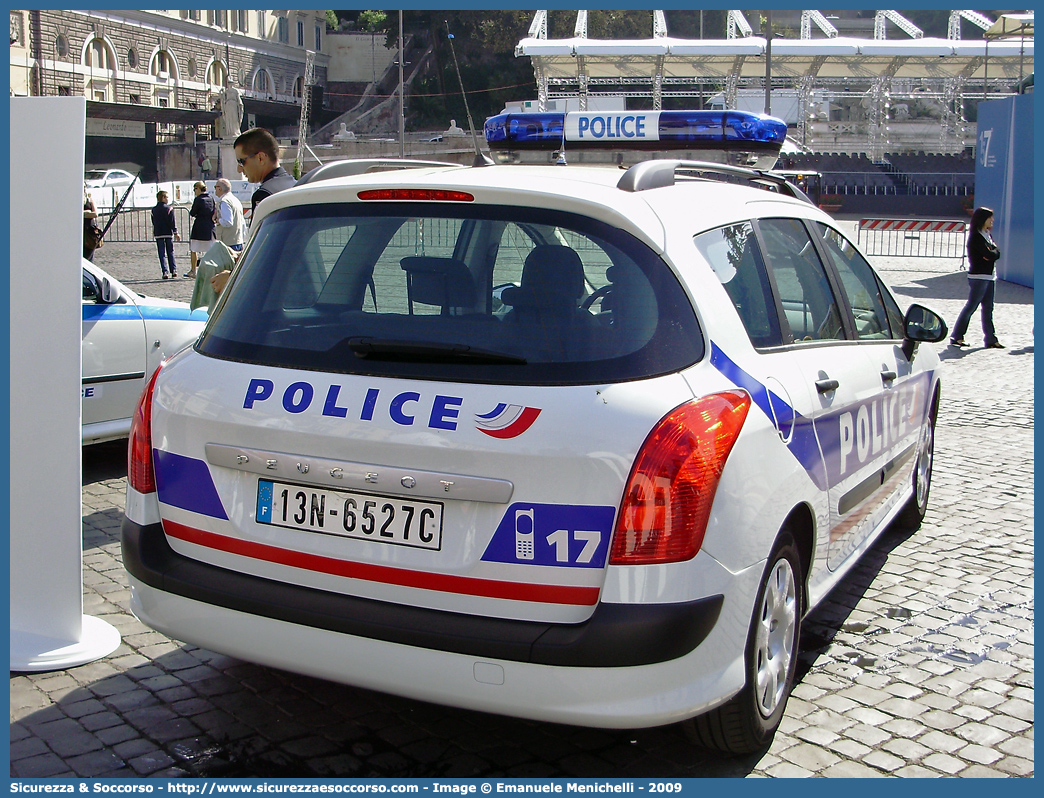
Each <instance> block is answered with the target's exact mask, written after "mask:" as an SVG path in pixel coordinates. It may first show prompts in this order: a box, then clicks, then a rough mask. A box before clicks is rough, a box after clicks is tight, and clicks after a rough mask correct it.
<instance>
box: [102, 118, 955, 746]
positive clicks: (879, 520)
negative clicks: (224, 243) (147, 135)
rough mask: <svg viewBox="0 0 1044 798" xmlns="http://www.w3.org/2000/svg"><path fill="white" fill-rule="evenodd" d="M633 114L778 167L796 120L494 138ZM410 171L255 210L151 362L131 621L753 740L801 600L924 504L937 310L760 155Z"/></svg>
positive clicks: (506, 700) (340, 169) (322, 179)
mask: <svg viewBox="0 0 1044 798" xmlns="http://www.w3.org/2000/svg"><path fill="white" fill-rule="evenodd" d="M628 116H629V117H631V118H630V119H625V118H623V117H628ZM636 117H640V120H639V119H638V118H636ZM585 120H586V121H585ZM639 131H643V135H644V138H639V136H638V134H639ZM610 133H611V134H613V136H614V137H616V138H628V139H629V141H628V142H627V144H628V145H630V146H631V147H632V149H639V150H640V149H643V148H644V149H656V150H667V149H669V148H671V147H682V148H683V149H685V150H697V149H699V148H700V147H701V146H703V144H704V142H707V141H711V143H712V144H713V146H715V147H717V148H722V147H726V148H728V147H730V146H738V147H740V148H741V149H743V150H744V151H745V152H753V153H754V155H755V156H758V155H759V154H760V155H761V156H764V155H765V154H766V151H768V153H769V154H771V152H774V151H775V150H778V146H779V143H780V142H781V141H782V138H783V135H784V133H785V126H784V125H783V123H782V122H779V121H778V120H772V119H770V118H767V117H761V116H754V115H749V114H747V115H744V114H737V113H735V112H727V113H726V114H724V115H722V114H720V113H718V114H716V115H714V114H710V113H708V112H694V113H683V112H662V113H658V114H657V113H628V114H622V115H615V114H613V115H587V116H586V117H585V116H583V115H578V116H572V115H570V116H569V117H566V118H564V119H563V117H562V115H554V114H548V115H535V116H525V115H508V116H502V117H495V118H493V119H491V120H489V121H488V122H487V124H486V135H487V139H488V140H489V141H490V144H491V146H492V147H493V148H494V150H495V152H496V153H497V155H498V158H499V159H500V160H505V161H512V160H518V161H526V160H543V161H545V162H548V161H553V160H554V159H556V158H557V159H559V160H561V149H562V145H563V143H564V145H565V149H566V160H569V159H570V158H573V159H574V160H578V161H583V160H585V159H586V160H594V159H597V157H598V152H599V150H597V149H595V150H583V149H581V143H582V142H583V141H584V139H583V136H584V135H595V134H597V135H596V138H597V139H598V141H600V142H605V141H608V138H609V134H610ZM672 140H673V141H672ZM549 146H550V147H551V148H552V149H554V150H558V153H557V155H551V154H550V153H549V152H548V150H547V147H549ZM598 146H601V145H598V144H596V148H597V147H598ZM541 148H543V149H541ZM592 153H594V154H592ZM602 157H603V160H604V159H608V160H609V161H611V162H612V161H614V160H615V159H616V158H617V153H615V152H613V151H611V150H605V151H602ZM723 157H725V160H728V159H729V158H731V157H733V156H723ZM624 165H626V164H624ZM391 166H392V164H388V163H381V164H373V163H365V162H364V163H351V162H349V163H346V164H344V163H342V164H336V165H330V166H328V167H323V169H322V170H321V171H319V172H317V173H314V174H312V175H310V176H309V177H308V178H307V179H306V180H304V181H303V183H304V185H299V186H298V187H296V188H293V189H290V190H287V191H285V192H282V193H280V194H276V195H274V196H273V197H270V198H269V199H266V200H265V201H264V203H263V204H262V205H261V206H260V207H259V209H258V220H257V221H256V222H255V226H254V233H253V237H252V240H251V241H250V243H249V245H248V247H247V249H246V251H245V253H244V255H243V256H242V258H241V260H240V262H239V265H238V267H237V270H236V272H235V274H234V275H233V277H232V281H231V283H230V285H229V287H228V288H227V289H226V291H225V293H224V296H223V297H222V302H221V304H220V305H219V306H218V307H217V308H216V309H215V311H214V314H213V317H212V318H211V320H210V322H209V324H208V326H207V329H206V331H205V332H204V334H203V336H202V337H201V339H200V341H199V342H198V343H197V344H196V346H194V347H193V348H191V349H189V350H186V351H183V352H182V353H180V354H179V355H176V356H175V357H173V358H171V359H170V360H169V361H168V362H167V363H166V364H165V365H164V366H163V368H162V369H161V370H160V371H159V372H158V373H157V374H156V376H155V377H154V378H153V380H152V381H151V383H150V384H149V386H148V388H147V390H146V391H145V393H144V395H143V398H142V402H141V405H140V408H139V411H138V414H137V416H136V418H135V425H134V428H133V430H132V433H131V444H130V447H131V456H130V459H131V469H130V480H129V489H128V494H127V511H126V512H127V517H126V520H125V522H124V527H123V551H124V562H125V565H126V567H127V570H128V571H129V573H130V577H131V585H132V591H133V592H132V608H133V610H134V613H135V614H136V615H137V616H138V617H139V618H140V619H141V620H143V621H144V622H145V623H147V624H149V625H150V626H152V627H153V628H155V629H158V630H160V631H162V632H164V633H166V634H168V635H170V636H172V637H175V638H178V639H180V640H185V641H189V642H192V643H195V644H197V645H200V646H204V647H207V648H210V649H214V650H217V651H221V652H225V653H228V654H230V655H233V656H238V657H242V658H245V659H248V660H252V661H255V662H260V663H265V664H268V665H272V666H275V667H279V668H285V669H288V670H292V671H298V672H302V673H306V674H311V675H314V676H318V677H322V678H326V679H332V680H336V681H341V682H346V683H350V684H354V685H359V686H363V687H367V688H371V689H376V690H383V691H388V692H392V693H397V694H400V695H404V696H410V697H414V698H417V699H422V700H426V701H435V702H442V703H446V704H451V705H455V706H460V707H469V708H472V709H477V710H484V711H489V712H499V713H506V714H511V715H517V716H522V717H527V718H535V719H540V720H547V721H556V722H563V723H573V724H581V725H590V726H601V727H616V728H631V727H639V726H652V725H659V724H666V723H671V722H675V721H683V720H687V719H690V718H695V720H694V721H692V722H690V723H689V724H688V727H689V729H690V730H691V731H692V732H693V733H694V734H695V737H696V739H698V740H699V741H701V742H702V743H704V744H705V745H708V746H714V747H717V748H720V749H723V750H726V751H733V752H740V751H750V750H753V749H756V748H758V747H760V746H762V745H765V744H766V743H767V742H768V740H769V739H770V737H771V735H772V733H773V732H774V730H775V728H776V726H777V725H778V723H779V721H780V718H781V716H782V713H783V709H784V706H785V703H786V700H787V696H788V694H789V691H790V687H791V685H792V683H793V680H794V672H795V664H796V646H797V641H798V634H799V629H800V625H801V618H802V616H803V615H804V613H805V612H806V611H807V610H808V609H809V608H810V607H811V606H814V605H815V604H816V602H818V601H819V600H821V599H822V598H823V596H824V595H825V594H826V593H827V592H828V591H829V590H830V589H831V588H832V587H834V586H835V585H836V584H837V583H838V582H839V581H840V580H841V579H843V578H844V576H845V574H846V573H847V572H848V571H849V570H850V569H851V568H852V566H853V564H854V563H855V561H856V559H857V558H858V556H859V555H860V554H861V553H862V552H864V551H865V550H866V549H867V547H868V546H870V544H871V543H872V541H873V540H874V538H875V537H876V536H877V535H879V534H880V533H881V531H882V530H883V529H884V528H885V526H886V525H888V524H889V523H890V522H891V521H892V520H893V519H896V518H897V517H900V516H901V517H903V518H904V519H905V520H907V521H912V522H915V523H916V522H918V521H919V520H920V518H921V517H922V516H923V514H924V512H925V508H926V504H927V499H928V490H929V486H930V480H931V471H932V450H933V428H934V423H935V418H936V413H937V411H938V403H939V391H940V386H939V383H940V380H939V361H938V359H937V357H936V355H935V353H934V352H933V351H932V349H931V348H930V347H920V348H918V342H919V341H937V340H941V338H942V337H943V336H944V335H945V333H946V326H945V324H944V323H943V321H942V319H940V318H939V317H938V316H937V315H935V314H934V313H932V312H931V311H929V310H927V309H925V308H921V307H919V306H916V305H915V306H913V307H912V308H911V309H910V310H909V311H908V312H907V314H906V318H905V319H904V317H903V314H902V312H901V311H900V308H899V306H898V305H897V303H896V300H895V299H894V297H893V296H892V294H891V293H890V291H889V290H888V288H887V287H886V286H885V285H884V283H883V282H882V281H881V279H880V277H879V276H877V275H876V274H875V273H874V271H873V269H872V268H871V267H870V266H869V265H868V263H867V261H866V260H865V259H864V258H863V257H862V256H861V255H860V254H859V252H858V250H857V249H856V248H855V247H854V246H853V245H852V243H851V242H850V241H849V240H847V239H846V237H845V236H844V235H843V234H842V233H841V232H840V231H839V230H838V228H837V227H836V226H835V224H834V223H833V222H832V221H831V219H830V218H829V217H828V216H827V215H826V214H824V213H823V212H822V211H820V210H819V209H818V208H816V207H814V206H813V205H812V204H811V203H809V202H808V201H807V200H806V199H804V198H803V197H802V196H801V193H800V192H799V191H797V190H796V189H793V187H790V186H789V185H788V184H787V183H785V181H783V180H782V179H778V178H775V177H773V176H772V175H770V174H768V173H765V172H761V171H756V170H751V169H742V168H737V167H735V166H730V165H729V164H728V163H720V164H715V163H698V162H695V163H694V162H690V161H687V160H683V161H676V160H652V161H645V162H641V163H638V164H636V165H634V166H631V167H630V168H627V169H622V168H617V166H616V164H615V163H610V164H609V166H608V168H606V167H603V166H595V165H584V166H580V165H570V166H556V165H525V164H522V163H520V164H516V165H488V166H479V165H476V166H474V167H471V168H467V167H457V166H445V165H443V166H438V167H433V166H430V165H416V164H414V165H411V164H405V163H400V164H399V167H400V168H398V169H390V168H389V167H391ZM411 166H412V168H411ZM370 167H376V168H378V169H379V170H380V171H369V172H368V173H365V174H356V175H354V176H352V175H351V174H350V173H352V172H364V171H367V170H368V169H369V168H370ZM404 167H405V168H404ZM338 173H343V174H346V175H348V176H342V177H338V176H337V175H338Z"/></svg>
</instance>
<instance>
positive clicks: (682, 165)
mask: <svg viewBox="0 0 1044 798" xmlns="http://www.w3.org/2000/svg"><path fill="white" fill-rule="evenodd" d="M679 172H681V173H684V174H690V175H696V176H703V175H705V174H717V175H724V176H727V177H737V178H741V179H745V180H746V181H747V182H748V183H752V184H754V185H760V186H762V187H770V188H773V189H774V190H775V191H778V192H779V193H780V194H784V195H785V196H788V197H794V198H795V199H800V200H804V201H805V202H808V203H810V204H815V203H813V202H812V200H811V199H810V198H809V196H808V195H807V194H806V193H805V192H804V191H802V190H801V189H800V188H798V187H797V186H795V185H794V184H793V183H791V182H790V181H789V180H787V178H786V177H785V176H783V175H778V174H775V173H773V172H770V171H764V170H761V169H748V168H745V167H742V166H730V165H728V164H721V163H710V162H708V161H675V160H654V161H643V162H642V163H638V164H635V165H634V166H632V167H631V168H630V169H628V170H627V171H626V172H624V174H623V177H621V178H620V180H619V182H618V183H617V184H616V187H617V188H618V189H620V190H621V191H646V190H648V189H651V188H663V187H664V186H673V185H674V184H675V182H676V181H675V176H676V175H677V173H679Z"/></svg>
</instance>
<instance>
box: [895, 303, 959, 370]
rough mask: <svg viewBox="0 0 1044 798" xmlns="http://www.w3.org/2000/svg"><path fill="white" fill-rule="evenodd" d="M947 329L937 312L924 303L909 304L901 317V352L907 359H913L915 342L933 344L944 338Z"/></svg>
mask: <svg viewBox="0 0 1044 798" xmlns="http://www.w3.org/2000/svg"><path fill="white" fill-rule="evenodd" d="M949 331H950V330H949V328H948V327H947V326H946V322H945V321H943V318H942V316H940V315H939V314H938V313H936V312H935V311H932V310H929V309H928V308H926V307H925V306H924V305H910V309H909V310H908V311H906V316H905V317H904V318H903V354H904V355H906V359H907V360H913V357H914V355H915V354H916V353H917V344H919V343H920V342H921V341H925V342H927V343H930V344H934V343H936V342H937V341H941V340H942V339H943V338H945V337H946V334H947V333H948V332H949Z"/></svg>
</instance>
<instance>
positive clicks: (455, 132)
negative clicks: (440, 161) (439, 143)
mask: <svg viewBox="0 0 1044 798" xmlns="http://www.w3.org/2000/svg"><path fill="white" fill-rule="evenodd" d="M443 135H445V136H463V135H464V131H463V130H462V129H461V128H459V127H457V120H456V119H451V120H450V126H449V130H447V131H446V132H445V133H444V134H443Z"/></svg>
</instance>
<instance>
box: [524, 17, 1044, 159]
mask: <svg viewBox="0 0 1044 798" xmlns="http://www.w3.org/2000/svg"><path fill="white" fill-rule="evenodd" d="M576 14H577V16H576V25H575V27H574V30H573V36H572V38H569V39H554V40H552V39H548V38H547V36H548V12H547V11H537V12H536V15H535V16H534V18H533V23H532V25H531V26H530V29H529V33H528V36H527V37H526V38H525V39H523V40H522V41H520V42H519V43H518V45H517V46H516V48H515V55H516V56H519V57H521V56H528V57H530V59H531V60H532V64H533V72H534V76H535V78H536V84H537V104H538V107H539V108H540V109H542V110H546V109H547V107H548V104H549V103H550V102H551V101H552V100H557V99H565V98H570V99H575V100H576V101H577V104H578V106H579V108H581V109H583V110H586V109H587V108H588V101H589V99H590V98H592V97H597V96H621V95H622V96H625V97H627V98H636V99H641V100H644V101H646V102H647V103H648V104H649V106H651V107H652V108H653V109H654V110H659V109H661V108H662V107H663V101H664V100H665V99H667V98H699V100H700V101H705V100H707V99H708V98H709V97H710V96H712V95H715V94H718V93H719V92H720V93H722V94H723V95H724V100H725V104H726V106H727V107H730V108H734V107H736V104H737V97H738V94H739V92H740V91H741V90H743V89H754V88H760V89H764V87H765V79H766V72H768V74H770V75H771V83H772V88H773V89H789V90H792V91H795V90H796V92H797V96H798V104H799V109H800V110H799V114H798V120H797V122H796V128H797V137H798V140H799V141H801V142H802V143H803V144H807V145H808V146H814V145H815V142H814V141H813V140H812V139H813V130H812V128H813V124H812V120H813V116H814V112H815V103H814V102H813V97H814V96H815V97H816V98H818V99H819V100H820V101H821V102H822V101H826V102H838V103H847V104H848V105H847V107H850V108H852V109H854V113H858V114H859V116H860V119H859V121H858V123H857V124H856V125H854V126H855V127H858V128H859V129H861V130H863V131H864V135H865V145H866V150H867V151H868V153H870V154H871V155H872V156H874V157H877V156H879V155H880V154H882V153H884V152H886V151H888V148H889V146H890V140H889V121H890V120H892V119H893V116H892V114H893V113H894V108H895V107H896V106H899V107H902V106H907V107H910V106H911V105H913V106H915V107H918V106H917V104H918V103H921V104H925V103H926V104H928V105H930V106H931V107H932V108H933V109H935V110H934V111H933V113H934V114H935V116H933V117H932V118H933V119H938V120H939V124H938V125H937V127H938V129H939V133H938V138H939V141H938V142H937V143H936V146H938V147H940V148H942V149H959V148H960V146H961V142H962V141H963V136H964V132H965V127H966V122H965V119H964V113H963V109H964V98H965V92H966V91H971V90H974V91H975V92H977V93H981V94H982V95H983V96H992V97H1001V96H1006V95H1007V94H1010V93H1013V88H1012V87H1013V85H1014V84H1016V83H1017V82H1018V80H1019V79H1020V77H1021V75H1022V74H1023V71H1026V72H1032V69H1033V41H1032V38H1030V39H1029V40H1026V39H1025V37H1024V38H1023V40H1022V41H1019V40H1017V39H1015V40H1012V39H991V40H989V42H988V43H987V41H986V40H985V39H967V40H966V39H962V38H961V36H960V34H961V21H962V20H963V21H965V22H969V23H971V24H972V25H974V26H975V27H976V28H979V29H983V30H986V29H988V28H990V26H991V25H994V22H993V21H992V20H990V19H989V18H988V17H986V16H985V15H983V14H981V13H979V12H976V11H953V12H952V13H951V15H950V20H949V26H948V37H947V38H946V39H940V38H931V37H925V36H924V33H923V31H921V30H920V29H919V28H918V27H917V26H916V25H914V24H913V23H912V22H910V21H909V20H907V19H906V18H905V17H903V16H902V15H901V14H899V13H898V12H897V11H890V10H882V11H878V12H877V13H876V14H875V18H874V38H873V39H865V38H853V37H843V36H840V35H838V31H837V28H836V27H835V26H834V25H833V24H832V23H831V21H830V18H828V17H826V16H824V15H823V14H822V13H821V12H819V11H802V12H801V34H800V38H799V39H790V38H780V37H778V36H777V37H774V38H773V41H772V47H771V54H770V55H767V54H766V44H767V42H766V39H765V38H763V37H762V36H755V35H754V29H753V27H752V26H751V24H750V23H749V22H748V21H747V19H746V18H745V17H744V15H743V13H742V12H741V11H737V10H732V11H729V12H728V14H727V17H726V25H727V38H726V39H713V40H712V39H698V40H692V39H678V38H674V37H671V36H670V35H669V33H668V30H667V24H666V19H665V17H664V14H663V12H662V11H653V12H652V25H651V37H650V38H649V39H645V40H625V41H614V40H609V39H591V38H589V36H588V24H587V23H588V12H586V11H578V12H576ZM1031 22H1032V18H1031ZM892 29H897V30H898V31H899V32H900V34H901V36H900V38H897V39H888V38H887V37H888V34H889V32H891V31H892ZM817 31H818V34H816V32H817ZM1031 36H1032V34H1031ZM766 58H770V59H771V63H770V69H769V70H766V63H765V62H766ZM925 143H929V142H925Z"/></svg>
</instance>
